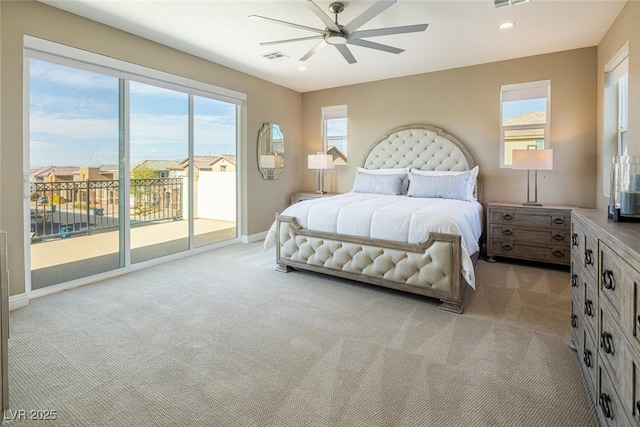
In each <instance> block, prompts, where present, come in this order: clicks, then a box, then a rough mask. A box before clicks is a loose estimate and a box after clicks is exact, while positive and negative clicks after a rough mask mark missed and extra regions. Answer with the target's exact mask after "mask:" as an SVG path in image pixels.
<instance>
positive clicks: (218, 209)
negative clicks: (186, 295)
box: [193, 96, 237, 247]
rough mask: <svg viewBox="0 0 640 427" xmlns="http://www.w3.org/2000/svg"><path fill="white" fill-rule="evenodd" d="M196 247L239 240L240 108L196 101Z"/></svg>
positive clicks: (194, 185) (202, 100) (194, 197)
mask: <svg viewBox="0 0 640 427" xmlns="http://www.w3.org/2000/svg"><path fill="white" fill-rule="evenodd" d="M193 111H194V114H193V122H194V123H193V140H194V155H193V175H194V179H193V203H194V205H193V209H194V218H195V221H194V237H195V246H196V247H200V246H205V245H208V244H211V243H216V242H219V241H221V240H227V239H230V238H232V237H235V236H236V234H237V228H236V216H237V212H236V205H237V203H236V194H237V185H236V181H237V178H236V144H235V141H236V139H237V135H236V126H237V125H236V106H235V105H233V104H230V103H228V102H222V101H218V100H215V99H210V98H204V97H201V96H194V97H193Z"/></svg>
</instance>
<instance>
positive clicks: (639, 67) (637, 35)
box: [596, 1, 640, 209]
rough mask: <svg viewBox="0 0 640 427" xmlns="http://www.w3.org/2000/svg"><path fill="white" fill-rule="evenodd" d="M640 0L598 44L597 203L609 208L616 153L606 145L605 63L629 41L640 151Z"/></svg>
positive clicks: (636, 150) (632, 144)
mask: <svg viewBox="0 0 640 427" xmlns="http://www.w3.org/2000/svg"><path fill="white" fill-rule="evenodd" d="M639 22H640V2H637V1H629V2H627V4H626V5H625V7H624V8H623V9H622V11H621V12H620V15H618V18H617V19H616V21H615V22H614V23H613V25H612V26H611V28H609V31H608V32H607V34H606V35H605V36H604V38H603V39H602V41H601V42H600V44H599V45H598V68H597V82H598V144H597V146H598V162H597V166H598V172H597V176H598V178H597V180H596V183H597V187H596V188H597V191H596V195H597V205H598V208H599V209H606V207H607V205H608V203H609V199H608V198H607V197H605V196H604V194H608V193H609V191H608V188H607V189H605V188H603V178H604V177H605V175H607V176H608V174H609V173H610V167H609V164H610V163H611V157H612V153H611V152H610V150H607V149H606V148H605V129H604V90H605V86H604V66H605V64H606V63H607V62H608V61H609V60H610V59H611V58H612V57H613V56H614V55H615V54H616V52H618V50H619V49H620V48H621V47H622V45H623V44H624V43H625V42H626V41H629V128H628V135H627V136H628V140H629V154H631V155H636V156H637V155H640V25H638V23H639Z"/></svg>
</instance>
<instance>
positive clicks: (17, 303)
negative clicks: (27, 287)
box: [9, 294, 29, 311]
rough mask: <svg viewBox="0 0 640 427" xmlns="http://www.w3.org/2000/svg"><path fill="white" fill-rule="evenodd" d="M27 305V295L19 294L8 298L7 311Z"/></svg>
mask: <svg viewBox="0 0 640 427" xmlns="http://www.w3.org/2000/svg"><path fill="white" fill-rule="evenodd" d="M28 305H29V297H28V296H27V294H19V295H14V296H11V297H9V311H12V310H16V309H18V308H22V307H26V306H28Z"/></svg>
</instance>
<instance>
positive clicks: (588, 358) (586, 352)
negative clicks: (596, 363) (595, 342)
mask: <svg viewBox="0 0 640 427" xmlns="http://www.w3.org/2000/svg"><path fill="white" fill-rule="evenodd" d="M582 360H584V364H585V366H586V367H587V368H590V367H591V351H590V350H587V349H585V350H584V357H583V358H582Z"/></svg>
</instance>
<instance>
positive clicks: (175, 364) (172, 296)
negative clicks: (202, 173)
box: [3, 243, 597, 427]
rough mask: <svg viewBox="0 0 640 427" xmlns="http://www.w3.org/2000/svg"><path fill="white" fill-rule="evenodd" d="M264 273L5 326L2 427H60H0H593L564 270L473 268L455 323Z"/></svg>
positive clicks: (238, 255) (59, 305)
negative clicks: (46, 416) (41, 413)
mask: <svg viewBox="0 0 640 427" xmlns="http://www.w3.org/2000/svg"><path fill="white" fill-rule="evenodd" d="M274 267H275V264H274V254H273V251H264V250H263V249H262V246H261V243H255V244H249V245H247V244H236V245H232V246H229V247H226V248H222V249H219V250H215V251H212V252H208V253H205V254H199V255H196V256H193V257H189V258H186V259H182V260H178V261H174V262H170V263H166V264H163V265H161V266H158V267H153V268H149V269H146V270H143V271H137V272H134V273H132V274H129V275H126V276H123V277H119V278H115V279H110V280H106V281H103V282H100V283H96V284H93V285H88V286H83V287H80V288H77V289H74V290H70V291H65V292H61V293H58V294H55V295H50V296H47V297H42V298H39V299H35V300H32V301H31V302H30V304H29V306H28V307H25V308H22V309H19V310H16V311H13V312H12V313H11V337H10V340H9V357H10V363H9V369H10V371H9V381H10V403H11V411H12V412H11V413H9V415H10V416H9V418H10V417H11V414H14V415H15V414H16V411H18V410H25V411H26V413H27V414H30V411H32V410H52V411H55V414H56V420H55V421H49V422H47V423H43V421H37V420H32V421H28V420H27V421H17V420H5V422H4V424H3V425H38V426H42V425H64V426H510V427H511V426H580V427H585V426H595V425H597V421H596V417H595V413H594V410H593V408H592V406H591V404H590V402H589V399H588V396H587V392H586V389H585V386H584V383H583V380H582V377H581V375H580V372H579V367H578V359H577V355H576V354H575V353H573V352H571V351H570V350H569V349H568V348H567V343H568V342H569V339H570V331H569V301H570V288H569V274H568V272H567V271H566V270H556V269H548V268H542V267H539V266H528V265H517V264H509V263H495V264H490V263H486V262H484V261H480V262H479V263H478V266H477V268H476V276H477V291H475V292H474V291H472V290H471V289H470V290H469V293H468V299H467V304H466V306H465V313H464V314H462V315H456V314H452V313H448V312H444V311H441V310H439V309H438V308H437V301H434V300H431V299H428V298H424V297H420V296H416V295H410V294H406V293H402V292H397V291H392V290H388V289H383V288H379V287H374V286H370V285H362V284H357V283H354V282H350V281H347V280H342V279H336V278H332V277H328V276H322V275H319V274H315V273H309V272H300V271H296V272H292V273H288V274H285V273H281V272H277V271H275V270H274ZM5 418H7V416H6V414H5Z"/></svg>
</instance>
